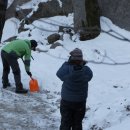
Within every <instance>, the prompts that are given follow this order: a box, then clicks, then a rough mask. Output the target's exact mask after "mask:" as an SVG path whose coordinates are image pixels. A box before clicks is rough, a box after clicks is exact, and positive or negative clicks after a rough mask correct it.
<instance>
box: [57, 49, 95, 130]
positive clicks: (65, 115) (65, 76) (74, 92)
mask: <svg viewBox="0 0 130 130" xmlns="http://www.w3.org/2000/svg"><path fill="white" fill-rule="evenodd" d="M85 64H86V61H84V60H83V54H82V51H81V50H80V49H78V48H75V49H74V50H73V51H71V52H70V57H69V60H68V62H65V63H63V65H62V66H61V67H60V69H59V70H58V71H57V73H56V75H57V76H58V78H60V80H61V81H63V84H62V90H61V103H60V113H61V125H60V130H82V120H83V118H84V116H85V111H86V100H87V96H88V82H89V81H90V80H91V79H92V77H93V73H92V70H91V69H90V68H89V67H88V66H85Z"/></svg>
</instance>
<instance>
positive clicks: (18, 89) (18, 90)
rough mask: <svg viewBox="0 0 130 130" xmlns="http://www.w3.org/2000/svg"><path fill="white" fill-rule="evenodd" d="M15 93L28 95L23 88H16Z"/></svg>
mask: <svg viewBox="0 0 130 130" xmlns="http://www.w3.org/2000/svg"><path fill="white" fill-rule="evenodd" d="M15 92H16V93H20V94H26V93H28V90H27V89H25V88H23V87H20V88H16V90H15Z"/></svg>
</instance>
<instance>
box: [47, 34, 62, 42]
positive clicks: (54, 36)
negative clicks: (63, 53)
mask: <svg viewBox="0 0 130 130" xmlns="http://www.w3.org/2000/svg"><path fill="white" fill-rule="evenodd" d="M47 40H48V43H49V44H53V43H54V42H56V41H57V40H60V34H58V33H54V34H51V35H50V36H48V37H47Z"/></svg>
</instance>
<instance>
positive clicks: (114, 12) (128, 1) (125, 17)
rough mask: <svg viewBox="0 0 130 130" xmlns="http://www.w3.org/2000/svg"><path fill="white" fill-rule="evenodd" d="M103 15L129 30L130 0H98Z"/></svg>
mask: <svg viewBox="0 0 130 130" xmlns="http://www.w3.org/2000/svg"><path fill="white" fill-rule="evenodd" d="M98 1H99V6H100V9H101V12H102V14H101V15H103V16H105V17H107V18H109V19H111V20H112V22H113V23H114V24H116V25H118V26H119V27H121V28H124V29H126V30H129V31H130V0H98Z"/></svg>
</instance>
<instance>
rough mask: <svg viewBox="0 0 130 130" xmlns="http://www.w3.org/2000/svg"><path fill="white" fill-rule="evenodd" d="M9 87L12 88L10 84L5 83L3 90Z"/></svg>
mask: <svg viewBox="0 0 130 130" xmlns="http://www.w3.org/2000/svg"><path fill="white" fill-rule="evenodd" d="M7 87H11V84H10V83H9V82H8V83H3V88H7Z"/></svg>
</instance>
